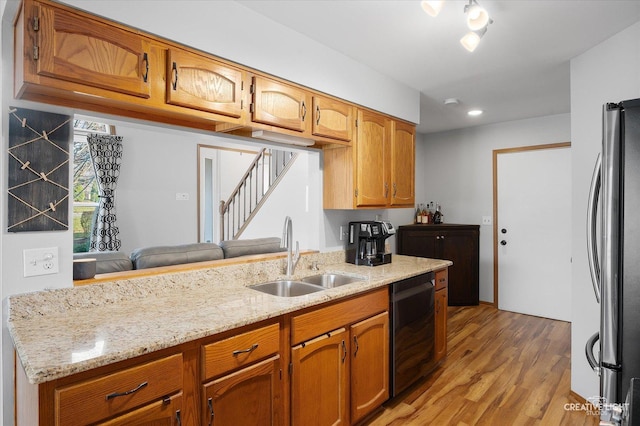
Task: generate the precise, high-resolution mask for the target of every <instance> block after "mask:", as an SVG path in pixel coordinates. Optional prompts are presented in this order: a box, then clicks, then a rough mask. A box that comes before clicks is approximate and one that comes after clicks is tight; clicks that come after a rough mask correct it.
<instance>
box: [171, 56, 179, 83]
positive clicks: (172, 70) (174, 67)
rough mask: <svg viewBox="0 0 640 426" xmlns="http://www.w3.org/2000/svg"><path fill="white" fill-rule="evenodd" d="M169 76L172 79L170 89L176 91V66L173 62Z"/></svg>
mask: <svg viewBox="0 0 640 426" xmlns="http://www.w3.org/2000/svg"><path fill="white" fill-rule="evenodd" d="M171 75H172V77H173V78H172V80H173V81H172V82H171V87H173V90H176V89H177V87H178V66H177V65H176V63H175V62H174V63H173V67H172V68H171Z"/></svg>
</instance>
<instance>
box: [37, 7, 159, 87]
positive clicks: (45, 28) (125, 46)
mask: <svg viewBox="0 0 640 426" xmlns="http://www.w3.org/2000/svg"><path fill="white" fill-rule="evenodd" d="M33 9H34V11H35V13H36V14H35V16H33V17H31V19H30V23H29V25H31V28H32V30H33V32H34V33H35V46H33V47H32V48H33V59H34V60H35V61H36V72H37V74H38V75H40V76H46V77H52V78H55V79H60V80H66V81H71V82H74V83H80V84H83V85H88V86H93V87H98V88H101V89H106V90H110V91H113V92H118V93H123V94H127V95H133V96H137V97H141V98H148V97H149V96H150V84H149V61H150V59H149V54H150V52H149V45H150V44H149V42H148V41H147V40H146V39H145V38H144V37H142V36H140V35H138V34H135V33H133V32H129V31H125V30H123V29H121V28H119V27H116V26H112V25H109V24H106V23H103V22H100V21H95V20H89V19H86V17H83V16H81V15H77V14H74V13H71V12H69V11H67V10H63V9H59V8H57V7H52V6H49V5H46V4H40V3H34V8H33ZM25 48H26V49H29V48H30V47H29V46H25Z"/></svg>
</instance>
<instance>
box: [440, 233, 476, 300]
mask: <svg viewBox="0 0 640 426" xmlns="http://www.w3.org/2000/svg"><path fill="white" fill-rule="evenodd" d="M441 234H442V237H441V240H440V241H441V242H442V254H441V255H440V256H439V258H440V259H447V260H451V261H453V265H452V266H451V267H450V268H449V304H450V305H451V306H460V305H477V304H478V301H479V288H478V281H479V277H478V275H479V272H478V271H479V262H480V261H479V257H478V253H479V251H478V250H479V247H478V231H472V230H468V231H446V232H442V233H441Z"/></svg>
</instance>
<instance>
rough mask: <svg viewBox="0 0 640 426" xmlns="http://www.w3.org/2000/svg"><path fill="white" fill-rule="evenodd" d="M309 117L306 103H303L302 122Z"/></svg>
mask: <svg viewBox="0 0 640 426" xmlns="http://www.w3.org/2000/svg"><path fill="white" fill-rule="evenodd" d="M306 116H307V105H306V104H305V103H304V101H302V121H304V118H305V117H306Z"/></svg>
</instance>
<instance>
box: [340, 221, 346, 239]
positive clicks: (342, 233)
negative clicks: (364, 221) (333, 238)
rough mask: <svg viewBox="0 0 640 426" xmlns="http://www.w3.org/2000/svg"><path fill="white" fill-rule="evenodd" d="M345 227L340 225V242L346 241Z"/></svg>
mask: <svg viewBox="0 0 640 426" xmlns="http://www.w3.org/2000/svg"><path fill="white" fill-rule="evenodd" d="M344 235H345V233H344V225H340V241H342V240H344Z"/></svg>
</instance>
